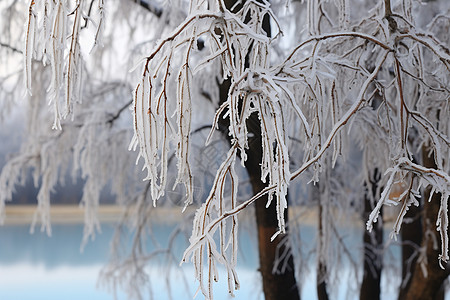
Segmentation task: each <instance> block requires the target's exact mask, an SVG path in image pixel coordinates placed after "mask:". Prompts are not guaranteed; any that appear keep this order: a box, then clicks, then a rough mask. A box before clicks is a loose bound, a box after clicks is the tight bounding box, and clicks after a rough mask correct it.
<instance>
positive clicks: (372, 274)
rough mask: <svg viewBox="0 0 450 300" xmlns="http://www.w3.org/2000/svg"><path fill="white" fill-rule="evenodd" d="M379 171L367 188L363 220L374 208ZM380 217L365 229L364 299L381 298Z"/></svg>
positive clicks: (381, 222)
mask: <svg viewBox="0 0 450 300" xmlns="http://www.w3.org/2000/svg"><path fill="white" fill-rule="evenodd" d="M379 177H380V176H379V173H378V171H377V170H375V172H374V174H373V181H372V180H371V181H372V182H371V183H372V188H371V189H369V188H367V189H366V193H365V195H364V213H363V220H368V219H369V214H370V213H371V212H372V210H373V208H374V204H375V203H374V199H376V197H377V187H378V182H379V179H380V178H379ZM382 219H383V218H382V216H380V217H379V218H378V222H377V223H376V224H375V226H374V228H373V230H372V232H369V231H368V230H365V231H364V237H363V239H364V273H363V281H362V284H361V289H360V293H359V298H360V299H364V300H379V299H380V292H381V287H380V283H381V271H382V268H383V255H382V251H383V220H382Z"/></svg>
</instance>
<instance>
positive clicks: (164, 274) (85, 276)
mask: <svg viewBox="0 0 450 300" xmlns="http://www.w3.org/2000/svg"><path fill="white" fill-rule="evenodd" d="M173 229H174V225H170V224H154V226H152V232H153V234H154V235H153V238H154V241H156V242H154V243H153V244H155V243H156V244H159V245H160V246H161V247H166V246H167V243H168V237H169V235H170V234H171V232H172V231H173ZM82 234H83V225H82V224H65V225H62V224H54V225H53V227H52V237H48V236H47V235H45V234H42V233H40V232H36V233H35V234H32V235H30V234H29V226H28V225H5V226H1V227H0V300H40V299H42V300H53V299H55V300H56V299H58V300H60V299H65V300H80V299H92V300H103V299H105V300H106V299H108V300H110V299H114V297H113V294H112V293H111V292H109V291H106V290H105V289H99V288H98V286H97V281H98V274H99V272H100V270H101V269H102V268H103V267H104V266H105V265H106V264H107V262H108V259H109V256H110V243H111V239H112V236H113V234H114V226H113V225H112V224H108V223H105V224H102V233H101V234H98V235H97V236H96V239H95V241H93V242H89V243H88V244H87V245H86V247H85V248H84V251H83V252H80V244H81V240H82ZM360 239H361V231H360V230H356V229H355V228H350V229H349V231H348V235H347V236H344V241H346V242H347V243H348V244H349V246H350V247H351V248H352V247H353V248H352V249H353V250H355V253H356V255H355V257H353V259H354V260H355V262H356V263H357V264H359V267H361V262H360V261H359V259H360V258H359V257H358V254H357V253H358V252H359V249H360V248H358V247H360V246H361V245H360V244H358V243H360ZM149 240H151V239H149ZM256 242H257V241H256V234H255V230H254V228H253V227H252V225H249V226H247V228H246V226H244V225H243V226H241V233H240V236H239V248H240V251H239V256H238V269H237V272H238V276H239V279H240V282H241V289H240V290H239V291H236V297H235V298H234V299H249V300H263V298H264V297H263V294H262V287H261V279H260V274H259V272H258V271H257V268H258V255H257V251H256V249H257V248H256ZM300 243H302V244H303V246H304V247H303V251H304V253H303V257H304V258H306V261H304V263H305V265H304V266H305V267H306V269H307V272H306V271H305V272H304V274H306V278H304V280H303V285H302V299H308V300H309V299H311V300H314V299H317V296H316V294H315V276H316V275H315V271H314V269H315V263H316V258H315V254H314V253H313V251H312V250H313V249H314V248H315V246H316V240H315V230H314V229H313V228H312V227H310V226H302V230H301V232H300ZM186 245H187V240H186V236H184V235H182V234H180V235H179V236H177V238H176V239H175V241H174V249H173V250H174V251H173V252H174V254H175V259H176V261H175V263H174V264H173V265H172V267H171V268H170V269H168V268H167V266H166V265H165V261H164V260H162V259H160V257H158V256H155V258H152V259H151V260H150V261H149V264H148V267H147V269H146V271H147V272H148V274H149V280H150V287H151V288H150V289H149V290H148V292H147V294H148V295H151V296H152V297H148V298H152V299H156V300H166V299H170V296H169V295H171V296H172V299H192V297H193V295H194V294H195V291H196V289H197V286H198V285H197V282H196V281H195V280H194V278H193V276H192V275H193V268H192V265H191V264H190V263H186V264H184V265H183V266H182V267H181V268H179V267H178V262H179V260H180V259H181V254H182V253H183V251H184V249H185V247H186ZM305 246H306V247H305ZM148 247H149V249H148V250H149V251H151V250H154V249H156V248H152V247H155V246H154V245H152V243H150V242H149V245H148ZM125 248H126V247H125ZM398 250H399V249H397V250H395V251H394V252H392V253H391V254H390V262H389V263H395V261H398V255H399V251H398ZM308 252H310V254H309V256H308ZM294 255H295V253H294ZM386 256H389V255H386ZM169 271H170V273H169ZM359 271H361V270H359ZM221 272H222V273H221V274H219V278H220V281H219V283H218V284H216V285H215V286H214V299H219V300H222V299H231V298H230V297H229V296H228V293H227V286H226V275H225V274H224V273H223V269H221ZM394 273H395V272H394ZM392 276H394V277H395V274H393V275H392V274H391V275H389V274H388V273H386V274H384V275H383V277H382V281H383V282H384V283H383V287H382V288H383V299H388V300H389V299H395V298H396V297H395V293H396V284H395V279H394V280H393V279H392V278H393V277H392ZM339 277H340V278H338V279H339V287H338V288H337V289H336V290H335V292H334V293H333V299H339V300H340V299H357V288H358V286H357V279H356V277H355V273H354V272H353V271H352V268H351V267H350V266H349V264H348V263H345V262H344V264H343V267H342V269H341V270H340V273H339ZM392 282H394V284H392ZM169 289H170V293H169V292H168V290H169ZM203 298H204V297H203V296H202V295H201V294H199V295H198V296H197V298H196V299H203ZM118 299H119V300H122V299H127V297H126V294H125V293H124V292H119V294H118Z"/></svg>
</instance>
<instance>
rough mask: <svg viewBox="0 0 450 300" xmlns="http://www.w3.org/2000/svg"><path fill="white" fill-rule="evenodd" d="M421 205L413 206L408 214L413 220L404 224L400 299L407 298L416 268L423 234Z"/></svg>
mask: <svg viewBox="0 0 450 300" xmlns="http://www.w3.org/2000/svg"><path fill="white" fill-rule="evenodd" d="M421 205H422V204H421ZM421 205H420V206H419V207H416V206H411V207H410V208H409V210H408V213H407V215H406V216H407V217H408V218H409V219H410V220H412V221H411V222H407V223H403V224H402V231H401V237H402V242H403V244H402V284H401V286H400V293H399V297H398V299H399V300H404V299H406V298H405V297H406V293H407V292H408V290H409V287H410V285H411V278H412V277H411V275H412V274H414V272H415V269H416V263H417V255H418V249H419V248H420V244H421V243H422V234H418V233H419V232H422V221H421V219H422V218H421ZM436 258H437V256H436ZM436 258H435V259H436Z"/></svg>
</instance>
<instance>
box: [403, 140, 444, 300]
mask: <svg viewBox="0 0 450 300" xmlns="http://www.w3.org/2000/svg"><path fill="white" fill-rule="evenodd" d="M428 153H429V151H428V149H426V148H425V147H424V149H422V160H423V165H424V166H425V167H428V168H436V165H435V162H434V160H433V155H431V156H428ZM429 197H430V189H427V190H426V191H425V195H424V200H425V201H427V200H428V199H429ZM440 198H441V195H440V194H439V193H435V194H434V195H433V197H432V199H431V201H430V202H427V203H424V205H423V226H422V227H423V228H422V243H421V246H422V247H423V248H424V249H425V251H426V252H425V255H426V257H425V258H426V261H427V264H426V265H425V269H426V272H427V276H425V274H424V273H423V272H422V269H421V266H420V262H416V263H415V268H414V273H412V278H411V282H410V284H409V288H408V290H407V291H405V292H404V295H402V298H400V297H399V299H401V300H415V299H440V298H441V297H442V293H440V292H439V291H440V290H441V289H442V284H443V283H444V281H445V279H446V278H447V277H448V275H449V274H450V268H449V267H448V266H447V267H446V268H445V269H444V270H443V269H441V268H440V266H439V261H438V256H439V254H440V251H441V249H440V247H439V245H440V243H439V242H438V243H437V245H438V246H437V247H435V246H436V245H435V244H434V241H433V239H436V241H439V240H440V237H439V235H438V234H437V231H436V219H437V215H438V211H439V207H440V201H441V199H440ZM430 235H434V236H433V237H431V236H430Z"/></svg>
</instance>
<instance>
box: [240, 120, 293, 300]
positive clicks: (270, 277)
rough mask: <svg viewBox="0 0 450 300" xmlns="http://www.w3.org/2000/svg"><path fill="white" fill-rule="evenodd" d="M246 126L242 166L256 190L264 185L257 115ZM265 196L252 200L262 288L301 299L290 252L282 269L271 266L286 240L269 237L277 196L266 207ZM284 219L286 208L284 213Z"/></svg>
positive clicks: (269, 295)
mask: <svg viewBox="0 0 450 300" xmlns="http://www.w3.org/2000/svg"><path fill="white" fill-rule="evenodd" d="M247 126H248V128H249V132H251V133H253V137H252V138H251V139H249V151H248V158H247V161H246V163H245V167H246V169H247V171H248V173H249V176H250V181H251V184H252V188H253V193H255V194H256V193H258V192H260V191H261V190H263V189H264V188H265V187H267V184H265V183H263V182H262V181H261V166H260V163H261V156H262V147H261V129H260V123H259V119H258V116H257V115H256V114H253V115H252V116H251V117H250V118H249V120H248V122H247ZM266 203H267V196H264V197H262V198H261V199H259V200H257V201H256V202H255V209H256V224H257V230H258V250H259V261H260V272H261V275H262V278H263V290H264V295H265V299H266V300H290V299H292V300H294V299H300V295H299V291H298V288H297V283H296V280H295V269H294V261H293V258H292V256H291V255H290V256H288V257H286V258H285V259H287V260H288V261H285V262H279V265H280V266H281V265H286V266H287V267H286V269H285V270H283V271H282V272H281V271H280V270H274V262H275V261H276V260H277V259H278V257H277V253H284V251H285V250H286V244H285V243H281V241H282V239H283V238H286V237H285V236H284V235H279V236H278V237H277V238H276V239H275V240H274V241H273V242H271V241H270V238H271V237H272V235H273V234H274V233H275V232H276V231H277V230H278V221H277V213H276V206H275V203H276V199H273V201H272V204H271V205H270V206H269V207H268V208H266ZM285 219H286V221H287V211H286V214H285Z"/></svg>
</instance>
